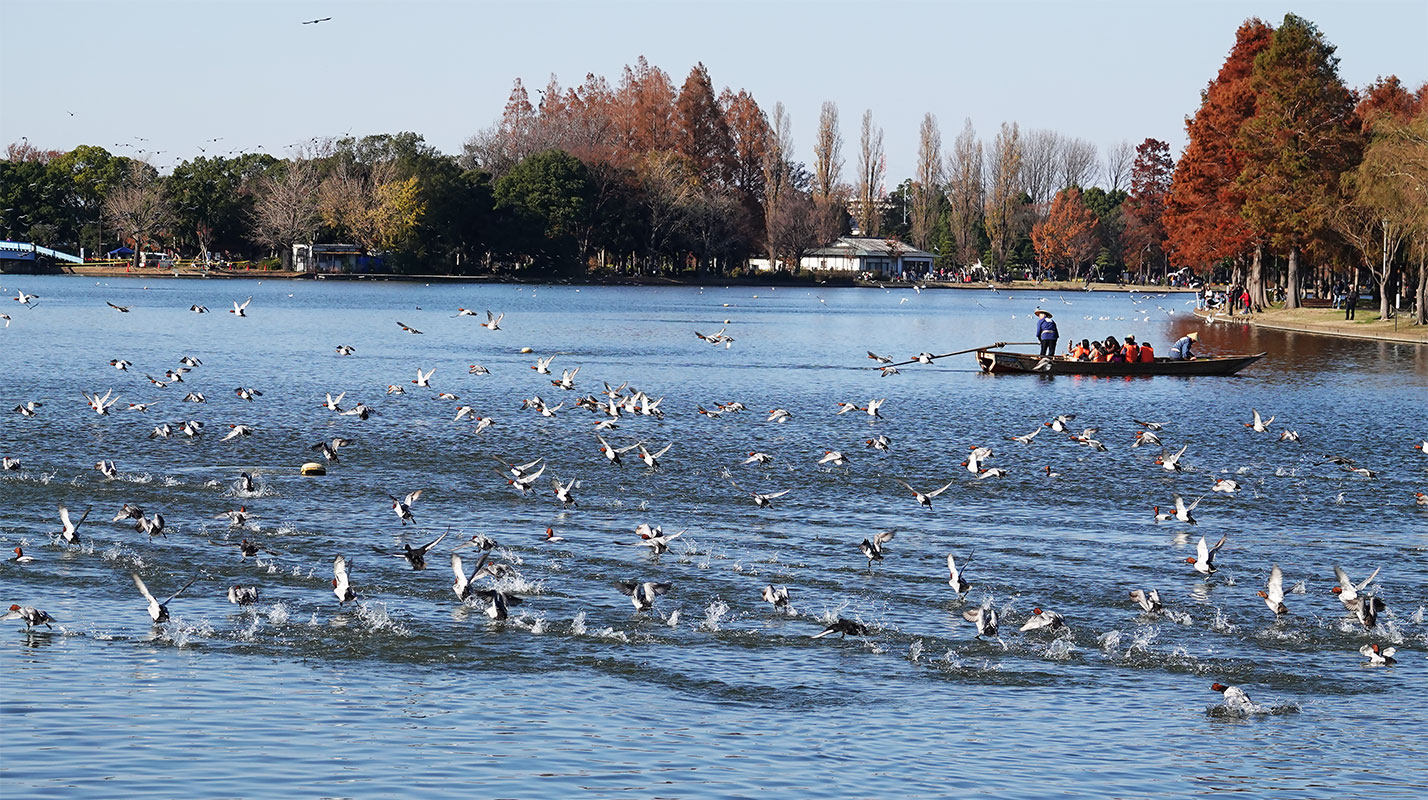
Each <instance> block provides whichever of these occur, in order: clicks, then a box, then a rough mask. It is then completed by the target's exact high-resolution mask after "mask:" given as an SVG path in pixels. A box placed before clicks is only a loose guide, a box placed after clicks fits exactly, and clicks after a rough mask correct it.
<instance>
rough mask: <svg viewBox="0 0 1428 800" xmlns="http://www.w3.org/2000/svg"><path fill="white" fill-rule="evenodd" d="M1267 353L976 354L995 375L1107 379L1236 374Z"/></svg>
mask: <svg viewBox="0 0 1428 800" xmlns="http://www.w3.org/2000/svg"><path fill="white" fill-rule="evenodd" d="M1264 356H1265V354H1264V353H1255V354H1254V355H1241V356H1209V357H1204V358H1196V359H1194V360H1193V361H1174V360H1171V359H1168V358H1157V359H1156V360H1155V361H1152V362H1149V363H1139V362H1138V363H1135V364H1125V363H1116V362H1112V361H1073V360H1071V359H1068V358H1066V357H1065V356H1055V357H1053V358H1042V357H1041V356H1039V355H1035V354H1033V353H1006V352H1002V351H999V350H978V351H976V357H977V366H979V367H981V368H982V371H983V372H989V373H993V374H1002V373H1025V374H1031V375H1104V376H1107V377H1121V376H1136V375H1185V376H1190V375H1233V374H1235V373H1236V372H1239V371H1240V370H1242V369H1244V368H1245V367H1247V366H1249V365H1250V364H1253V363H1254V362H1256V361H1258V360H1260V359H1261V358H1264Z"/></svg>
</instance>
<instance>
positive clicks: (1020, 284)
mask: <svg viewBox="0 0 1428 800" xmlns="http://www.w3.org/2000/svg"><path fill="white" fill-rule="evenodd" d="M7 274H11V275H16V274H22V273H7ZM28 274H35V275H62V276H66V275H67V276H73V277H80V278H144V279H151V278H164V279H170V280H242V279H245V278H247V279H256V280H332V281H359V282H372V281H403V282H415V281H420V282H425V283H431V282H443V283H500V284H526V283H529V284H541V285H551V284H563V285H571V286H709V285H714V284H724V285H729V286H734V285H738V286H769V285H772V286H776V287H791V288H796V287H799V286H807V287H810V288H813V287H828V286H832V287H846V288H863V289H912V288H913V282H912V281H876V280H875V281H864V280H857V279H855V278H852V277H851V276H850V277H848V278H846V279H832V280H830V279H821V280H820V279H814V278H812V277H806V278H804V277H794V278H790V277H785V276H774V275H758V276H739V277H730V276H723V277H717V276H710V277H708V278H704V279H698V278H695V279H683V278H669V277H662V276H640V275H623V276H606V277H593V276H586V277H583V278H558V277H554V276H541V277H539V278H536V277H531V278H526V277H522V276H514V275H435V274H433V275H427V274H411V275H399V274H391V273H375V274H374V273H365V274H346V273H307V272H291V271H285V270H210V271H208V272H198V271H193V270H177V271H176V270H172V269H138V270H130V269H125V268H120V267H112V266H66V267H65V268H63V269H62V270H60V271H59V272H51V273H28ZM918 285H920V286H921V287H922V288H923V289H925V290H929V291H930V290H954V291H988V290H989V289H992V288H995V289H996V290H997V291H1014V292H1036V291H1039V292H1062V293H1065V292H1100V293H1105V292H1117V293H1122V294H1134V293H1142V294H1170V293H1174V294H1188V293H1194V292H1195V290H1194V289H1190V288H1187V287H1181V286H1140V285H1135V284H1117V283H1092V284H1089V285H1088V284H1085V283H1082V282H1080V281H1043V282H1041V283H1036V282H1033V281H1008V282H1001V283H991V284H989V283H987V282H985V281H983V282H979V283H961V282H955V283H954V282H951V281H925V282H921V283H919V284H918Z"/></svg>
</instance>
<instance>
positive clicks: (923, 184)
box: [912, 113, 942, 250]
mask: <svg viewBox="0 0 1428 800" xmlns="http://www.w3.org/2000/svg"><path fill="white" fill-rule="evenodd" d="M941 200H942V132H941V131H940V130H939V129H938V127H937V117H935V116H933V115H932V114H931V113H928V114H927V115H925V116H924V117H923V118H922V129H921V132H920V136H919V138H918V145H917V177H915V178H914V179H913V184H912V243H913V244H914V245H916V246H918V247H920V248H922V249H924V250H926V249H927V248H928V246H929V245H930V244H931V243H932V231H933V229H934V228H936V227H937V217H938V212H940V211H941V210H942V209H941V205H942V204H941Z"/></svg>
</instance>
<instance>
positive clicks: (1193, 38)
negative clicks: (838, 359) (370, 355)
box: [0, 0, 1428, 186]
mask: <svg viewBox="0 0 1428 800" xmlns="http://www.w3.org/2000/svg"><path fill="white" fill-rule="evenodd" d="M0 10H2V11H3V13H0V23H3V27H4V29H5V31H6V33H5V37H4V41H5V46H4V58H3V62H0V142H5V143H8V142H13V141H17V140H19V139H20V138H21V137H28V139H29V141H30V142H31V143H33V144H36V145H38V146H41V147H49V148H56V149H67V148H69V147H72V146H74V145H76V144H82V143H87V144H99V145H102V146H105V147H107V148H109V149H110V150H113V151H115V152H119V153H125V154H133V152H134V150H133V149H126V148H118V147H117V145H118V144H121V143H129V144H133V145H135V146H136V147H144V148H145V149H147V150H160V151H163V152H162V153H161V154H160V155H158V156H156V157H154V158H153V163H155V164H156V165H159V166H161V167H169V166H172V165H173V164H174V163H177V162H178V161H179V160H181V159H182V158H186V157H191V156H196V155H199V154H200V152H199V150H198V148H199V147H201V146H202V147H206V148H208V151H209V153H213V152H215V149H216V150H217V152H226V151H227V150H229V149H233V148H241V149H244V150H254V149H256V148H257V146H258V145H262V146H263V147H264V148H265V149H266V151H267V152H271V153H274V154H277V155H283V154H285V152H286V148H287V146H288V145H290V144H291V143H293V142H299V141H302V140H305V139H307V138H309V137H313V136H329V135H342V134H344V133H349V132H350V133H351V134H352V135H354V136H357V135H363V134H370V133H387V132H397V131H401V130H412V131H416V132H418V133H420V134H423V135H424V136H425V137H426V139H427V141H428V142H430V143H431V144H433V145H434V146H436V147H438V148H440V149H441V150H444V151H446V152H458V151H459V149H460V146H461V143H462V141H464V140H465V139H466V138H467V137H468V136H470V135H471V134H472V133H474V132H476V131H478V130H480V129H482V128H485V127H487V126H489V125H490V124H491V123H492V122H493V121H494V120H495V119H496V117H498V116H499V114H500V112H501V109H502V106H503V105H504V103H505V100H506V97H507V95H508V94H509V92H510V88H511V82H512V80H513V79H514V78H516V77H518V76H519V77H521V78H522V79H523V80H524V81H525V82H526V84H527V86H529V87H531V88H532V89H534V88H535V87H539V86H544V85H545V82H546V80H547V78H548V77H549V76H550V74H551V73H555V74H556V75H557V76H558V77H559V78H560V80H561V83H562V84H563V85H567V86H568V85H572V84H577V83H579V82H580V81H581V80H582V79H583V78H584V76H585V74H586V73H587V72H595V73H597V74H603V75H605V76H606V77H607V78H608V79H609V80H610V82H611V83H612V84H614V83H617V82H618V79H619V75H620V70H621V68H622V66H623V65H625V64H627V63H632V62H633V61H634V60H635V59H636V58H637V57H638V56H640V55H644V56H645V57H646V58H648V59H649V61H650V62H651V63H652V64H654V65H656V66H659V67H661V68H662V69H664V70H665V71H666V72H668V73H669V74H670V76H671V78H672V79H673V80H674V82H675V84H676V86H677V85H678V84H680V83H682V82H683V80H684V77H685V75H686V74H687V73H688V71H689V69H690V67H691V66H692V65H693V64H694V63H695V62H697V61H703V62H704V64H705V65H706V66H707V67H708V68H709V71H710V74H711V76H712V78H713V79H714V82H715V84H716V86H718V87H723V86H726V85H727V86H731V87H733V88H735V89H736V90H737V89H739V88H746V89H748V90H749V91H750V92H751V93H752V94H753V95H754V97H755V98H756V99H757V100H758V101H759V103H760V105H762V106H764V107H765V108H766V109H768V108H772V106H773V104H774V102H775V101H778V100H782V101H783V102H784V104H785V105H786V106H787V107H788V109H789V111H790V113H791V115H792V119H793V132H794V139H795V149H796V153H795V155H796V157H798V158H800V159H803V160H805V161H807V160H811V153H812V140H813V134H814V130H815V127H816V125H817V117H818V109H819V106H820V105H821V104H822V102H823V101H824V100H833V101H835V102H837V103H838V105H839V108H840V111H841V116H842V121H843V136H844V139H845V141H846V142H847V144H846V145H845V149H844V152H845V157H846V158H847V160H848V162H849V164H850V165H851V164H852V163H853V161H854V158H855V146H856V145H855V143H856V141H857V138H858V130H857V126H858V124H859V120H860V118H861V116H862V113H863V111H864V109H869V108H870V109H872V110H873V114H874V117H875V120H876V121H877V123H878V124H879V125H881V126H882V127H883V129H884V131H885V135H886V148H887V153H888V173H889V174H888V178H889V180H888V184H889V186H892V185H894V184H896V183H897V182H898V181H899V180H901V179H902V178H903V177H906V176H908V175H909V174H910V173H911V171H912V168H913V163H914V159H915V154H916V148H917V129H918V125H919V123H920V121H921V119H922V115H923V114H924V113H926V112H928V111H931V112H932V113H934V114H936V115H937V117H938V120H939V122H940V123H941V128H942V132H943V139H944V141H945V142H947V143H950V141H951V139H952V138H953V137H955V136H956V134H957V132H958V131H959V130H960V129H961V126H962V122H963V120H964V119H965V118H967V117H971V118H972V121H973V124H974V125H975V126H976V128H977V130H978V132H979V133H981V134H982V135H983V136H984V137H985V138H990V137H991V135H992V134H993V133H994V132H995V130H996V128H997V126H998V125H1000V123H1001V122H1002V121H1013V120H1014V121H1017V122H1019V123H1020V124H1021V125H1022V127H1023V128H1052V129H1055V130H1058V131H1060V132H1061V133H1063V134H1066V135H1071V136H1078V137H1081V138H1085V139H1088V140H1091V141H1093V142H1095V143H1096V144H1097V145H1099V146H1101V147H1103V148H1104V147H1105V146H1107V145H1110V144H1114V143H1116V142H1119V141H1121V140H1129V141H1131V142H1132V143H1133V144H1134V143H1139V142H1140V141H1141V140H1142V139H1144V138H1145V137H1147V136H1153V137H1156V138H1159V139H1164V140H1166V141H1168V142H1170V143H1171V147H1172V150H1173V151H1175V152H1176V153H1178V152H1179V150H1180V149H1181V147H1183V145H1184V126H1183V120H1184V117H1185V116H1186V115H1188V114H1191V113H1193V112H1194V110H1195V108H1196V106H1197V104H1198V102H1199V92H1200V90H1201V89H1203V88H1204V86H1205V84H1206V83H1207V82H1208V81H1209V80H1210V79H1211V78H1212V77H1213V76H1214V74H1215V72H1216V71H1217V70H1218V69H1219V67H1220V64H1221V62H1222V61H1223V60H1224V58H1225V55H1226V53H1228V51H1229V48H1230V45H1231V44H1232V42H1233V38H1234V31H1235V28H1236V27H1237V26H1238V25H1239V24H1240V23H1241V22H1242V21H1243V20H1244V19H1246V18H1247V17H1251V16H1259V17H1261V18H1263V19H1266V20H1268V21H1270V22H1272V23H1277V22H1278V21H1279V20H1280V19H1282V18H1283V16H1284V14H1285V13H1286V12H1288V11H1293V12H1294V13H1297V14H1299V15H1300V16H1303V17H1306V18H1307V19H1309V20H1311V21H1313V22H1315V23H1316V24H1318V25H1319V27H1320V29H1321V30H1322V31H1323V32H1324V33H1325V35H1326V36H1327V38H1328V39H1329V41H1331V42H1332V43H1334V44H1335V45H1337V46H1338V55H1339V57H1340V58H1341V59H1342V62H1341V64H1340V72H1341V74H1342V76H1343V77H1344V79H1345V81H1346V82H1347V83H1349V85H1351V86H1355V87H1359V86H1362V85H1364V84H1366V83H1368V82H1369V81H1371V80H1373V79H1374V78H1375V77H1376V76H1378V75H1387V74H1397V75H1398V76H1399V77H1400V78H1402V79H1403V80H1404V82H1405V83H1407V84H1409V85H1410V86H1413V87H1416V86H1417V85H1419V84H1420V83H1422V82H1423V81H1425V80H1428V47H1425V43H1428V3H1425V2H1423V0H1411V1H1408V0H1368V1H1367V2H1298V3H1294V4H1286V3H1282V2H1173V1H1169V2H1153V0H1139V1H1138V2H1129V1H1127V2H1122V1H1120V0H1116V1H1110V0H1103V1H1102V2H990V1H988V2H979V3H969V2H933V1H932V0H926V1H924V2H893V3H874V2H856V3H854V2H837V1H833V2H830V1H829V0H822V1H820V2H814V1H813V0H808V1H806V2H804V1H794V0H770V1H769V2H686V1H684V0H667V1H666V2H634V1H633V0H631V1H629V2H595V1H594V0H586V2H520V3H517V2H507V3H491V2H432V1H430V0H412V1H410V2H403V3H395V2H373V1H372V0H325V1H321V2H319V1H316V0H296V1H295V2H207V1H205V0H187V1H185V2H180V1H179V0H169V1H168V2H155V1H154V0H135V1H130V2H114V1H112V0H110V1H106V2H71V1H70V0H44V1H43V2H41V1H40V0H28V1H26V2H21V0H0ZM317 17H332V20H331V21H329V22H324V23H321V24H317V25H302V24H300V23H301V22H302V20H306V19H313V18H317ZM532 94H534V92H532ZM136 137H142V138H144V139H147V140H149V142H148V143H147V144H145V143H142V142H138V141H137V140H136ZM216 137H222V141H221V142H218V143H217V144H214V143H210V142H208V141H207V140H209V139H213V138H216ZM850 171H851V170H845V177H846V173H847V172H850Z"/></svg>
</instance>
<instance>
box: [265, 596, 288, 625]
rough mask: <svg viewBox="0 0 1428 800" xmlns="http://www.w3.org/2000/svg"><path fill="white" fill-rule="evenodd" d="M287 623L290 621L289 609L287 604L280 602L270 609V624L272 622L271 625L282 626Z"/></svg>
mask: <svg viewBox="0 0 1428 800" xmlns="http://www.w3.org/2000/svg"><path fill="white" fill-rule="evenodd" d="M287 621H288V607H287V604H285V603H283V602H282V601H279V602H277V603H274V604H273V607H272V608H270V609H268V622H270V623H272V624H274V625H282V624H283V623H285V622H287Z"/></svg>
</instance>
